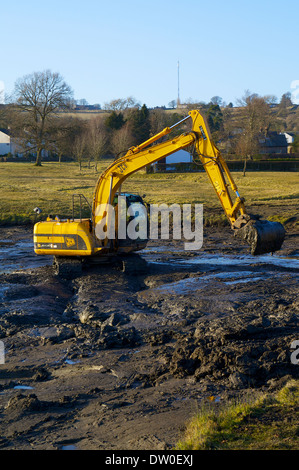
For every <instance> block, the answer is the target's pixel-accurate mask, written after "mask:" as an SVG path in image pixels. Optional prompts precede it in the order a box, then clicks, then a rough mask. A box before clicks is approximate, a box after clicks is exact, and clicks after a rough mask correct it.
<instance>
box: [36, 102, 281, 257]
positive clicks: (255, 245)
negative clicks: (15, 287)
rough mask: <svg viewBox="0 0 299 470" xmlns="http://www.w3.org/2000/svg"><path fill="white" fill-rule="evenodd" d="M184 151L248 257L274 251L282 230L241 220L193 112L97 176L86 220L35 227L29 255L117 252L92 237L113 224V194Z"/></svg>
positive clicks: (230, 186) (233, 189)
mask: <svg viewBox="0 0 299 470" xmlns="http://www.w3.org/2000/svg"><path fill="white" fill-rule="evenodd" d="M188 119H191V122H192V128H191V130H190V131H189V132H186V133H184V134H182V135H180V136H178V137H174V138H168V139H167V140H164V139H163V141H162V142H160V143H157V141H158V140H160V139H161V138H163V137H165V136H167V135H168V134H170V133H171V131H172V130H173V129H174V128H175V127H177V126H178V125H180V124H181V123H182V122H183V121H185V120H188ZM169 137H170V136H169ZM153 144H155V145H153ZM189 146H193V148H194V151H195V152H196V154H197V155H198V157H199V159H200V161H201V163H202V165H203V168H204V169H205V171H206V173H207V175H208V177H209V179H210V182H211V184H212V186H213V188H214V189H215V192H216V194H217V196H218V198H219V200H220V203H221V205H222V208H223V210H224V212H225V214H226V216H227V218H228V220H229V223H230V226H231V228H232V229H233V230H234V233H235V235H237V236H239V237H241V238H242V239H244V240H245V241H246V242H247V243H249V244H250V246H251V253H252V254H253V255H258V254H263V253H270V252H274V251H276V250H279V249H280V247H281V245H282V243H283V240H284V235H285V231H284V228H283V226H282V225H281V224H280V223H278V222H269V221H267V220H263V221H262V220H258V219H257V218H254V217H252V216H250V215H249V214H247V212H246V209H245V206H244V200H243V199H242V198H241V197H240V195H239V192H238V189H237V186H236V184H235V182H234V180H233V178H232V175H231V174H230V171H229V169H228V167H227V165H226V162H225V160H224V159H223V157H222V155H221V153H220V152H219V150H218V149H217V147H216V145H215V144H214V142H213V140H212V138H211V134H210V130H209V127H208V125H207V122H206V120H205V118H204V116H203V115H202V114H201V113H200V112H199V111H198V110H193V111H190V112H189V114H188V116H187V117H185V118H184V119H182V120H181V121H179V122H178V123H176V124H174V125H173V126H171V127H166V128H165V129H164V130H162V131H161V132H159V133H158V134H156V135H155V136H153V137H151V138H150V139H148V140H147V141H145V142H143V143H142V144H140V145H138V146H136V147H131V148H130V149H129V150H128V152H127V153H126V154H125V155H124V156H123V157H121V158H119V159H117V160H115V161H114V162H113V163H112V164H111V165H110V166H109V167H108V168H107V169H106V170H105V171H104V172H103V173H102V175H101V176H100V177H99V179H98V181H97V184H96V187H95V191H94V197H93V204H92V213H91V218H90V219H82V218H81V217H80V218H79V219H75V218H74V217H73V219H67V220H60V219H59V218H57V217H55V219H52V218H51V217H48V218H47V220H46V221H44V222H38V223H36V224H35V226H34V250H35V252H36V253H37V254H45V255H49V254H53V255H54V256H56V257H58V258H61V257H65V256H66V257H89V256H93V255H101V254H103V255H104V254H105V253H107V252H111V251H112V252H113V251H114V252H117V251H118V249H119V247H118V246H117V243H116V244H114V245H113V242H112V241H111V240H110V239H109V237H108V236H107V234H105V236H104V237H98V236H97V233H98V231H97V227H98V224H100V226H102V225H103V222H105V225H104V226H106V227H107V228H109V227H111V226H112V222H113V220H111V219H110V222H109V217H111V215H109V207H111V205H112V204H113V202H114V198H115V195H116V192H117V191H119V192H120V188H121V185H122V184H123V182H124V181H125V180H126V179H127V178H128V177H129V176H130V175H132V174H133V173H135V172H136V171H138V170H140V169H141V168H143V167H145V166H147V165H150V164H152V163H154V162H157V161H159V160H161V159H162V158H165V157H167V156H168V155H170V154H172V153H174V152H176V151H177V150H180V149H184V148H186V147H189ZM103 208H104V209H103ZM105 208H107V210H106V211H105ZM103 219H105V220H104V221H103ZM109 224H110V225H109ZM133 249H134V247H133ZM137 249H139V248H138V247H137Z"/></svg>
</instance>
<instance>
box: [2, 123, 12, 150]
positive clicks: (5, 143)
mask: <svg viewBox="0 0 299 470" xmlns="http://www.w3.org/2000/svg"><path fill="white" fill-rule="evenodd" d="M9 152H11V144H10V135H9V131H8V130H7V129H0V155H7V154H8V153H9Z"/></svg>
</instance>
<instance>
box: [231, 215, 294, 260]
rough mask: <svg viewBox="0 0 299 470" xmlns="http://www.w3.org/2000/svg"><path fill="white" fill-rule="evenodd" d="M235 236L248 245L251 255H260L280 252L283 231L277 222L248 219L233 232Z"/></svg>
mask: <svg viewBox="0 0 299 470" xmlns="http://www.w3.org/2000/svg"><path fill="white" fill-rule="evenodd" d="M235 235H236V236H237V237H238V238H242V239H243V240H244V241H245V242H247V243H248V244H249V245H250V249H251V254H252V255H262V254H265V253H274V252H275V251H277V250H280V248H281V246H282V243H283V241H284V237H285V229H284V227H283V225H282V224H281V223H279V222H270V221H268V220H257V219H254V218H249V220H248V221H247V223H246V224H245V225H243V226H242V227H240V228H238V229H236V230H235Z"/></svg>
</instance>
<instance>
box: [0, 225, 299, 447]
mask: <svg viewBox="0 0 299 470" xmlns="http://www.w3.org/2000/svg"><path fill="white" fill-rule="evenodd" d="M298 239H299V237H298V234H297V233H295V232H294V233H290V234H289V236H288V237H287V238H286V242H285V244H284V247H283V249H282V250H281V251H280V252H279V254H278V253H277V254H275V255H273V256H271V255H267V256H261V257H252V256H250V255H249V254H248V248H247V247H246V246H241V245H240V244H236V242H235V240H234V239H233V238H232V237H231V236H230V234H229V232H228V231H225V229H223V230H219V231H218V232H217V231H216V232H215V231H214V230H211V231H209V232H207V233H206V236H205V239H204V245H203V249H202V250H201V251H200V252H198V253H193V252H185V251H184V250H183V244H180V243H179V242H174V243H170V242H169V243H168V242H167V243H165V242H159V241H157V242H151V243H149V245H148V247H147V248H146V249H145V250H143V251H142V252H141V254H140V256H141V257H142V259H143V260H144V261H146V263H147V264H146V267H144V266H143V268H142V269H141V270H140V272H138V270H137V272H136V271H133V272H130V271H128V272H127V271H125V272H122V271H121V270H119V269H111V268H110V267H109V266H104V267H97V266H93V267H90V268H89V269H86V270H84V271H83V273H82V276H80V277H78V278H76V279H74V280H72V281H66V280H63V279H59V278H57V277H56V276H54V275H53V270H52V266H51V265H52V259H51V257H43V256H37V255H35V254H34V251H33V245H32V231H31V230H24V229H6V230H2V231H1V233H0V240H1V242H0V339H1V341H3V342H4V344H5V364H0V421H1V427H0V428H1V429H5V431H3V432H2V431H1V432H0V448H3V449H41V450H42V449H69V448H70V449H74V448H76V449H103V450H104V449H105V450H107V449H150V450H152V449H159V450H162V449H169V448H171V447H172V446H174V445H175V443H176V442H177V441H178V439H179V433H180V429H182V426H183V423H184V422H185V420H186V419H188V418H189V417H191V416H193V415H194V414H195V413H196V411H197V410H198V407H200V406H201V405H202V404H204V403H210V401H209V398H210V397H211V396H214V397H215V396H217V405H218V402H219V404H221V403H226V402H227V400H229V399H231V398H234V399H235V398H238V397H240V396H242V395H245V396H246V395H247V394H248V393H250V394H253V393H255V391H256V392H257V393H258V392H260V391H261V390H262V391H263V390H268V389H270V390H273V389H275V388H277V387H279V386H281V385H282V384H283V383H284V382H285V381H286V380H288V378H290V377H297V376H299V366H294V365H293V364H292V363H291V362H290V354H291V349H290V345H291V343H292V341H294V340H296V339H299V331H298V318H299V301H298V298H299V296H298V276H299V252H298ZM36 430H38V432H36Z"/></svg>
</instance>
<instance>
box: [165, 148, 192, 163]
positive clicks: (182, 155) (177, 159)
mask: <svg viewBox="0 0 299 470" xmlns="http://www.w3.org/2000/svg"><path fill="white" fill-rule="evenodd" d="M165 163H166V165H170V164H172V163H192V155H191V154H190V153H189V152H186V150H178V151H177V152H174V153H172V154H171V155H168V157H166V158H165Z"/></svg>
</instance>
